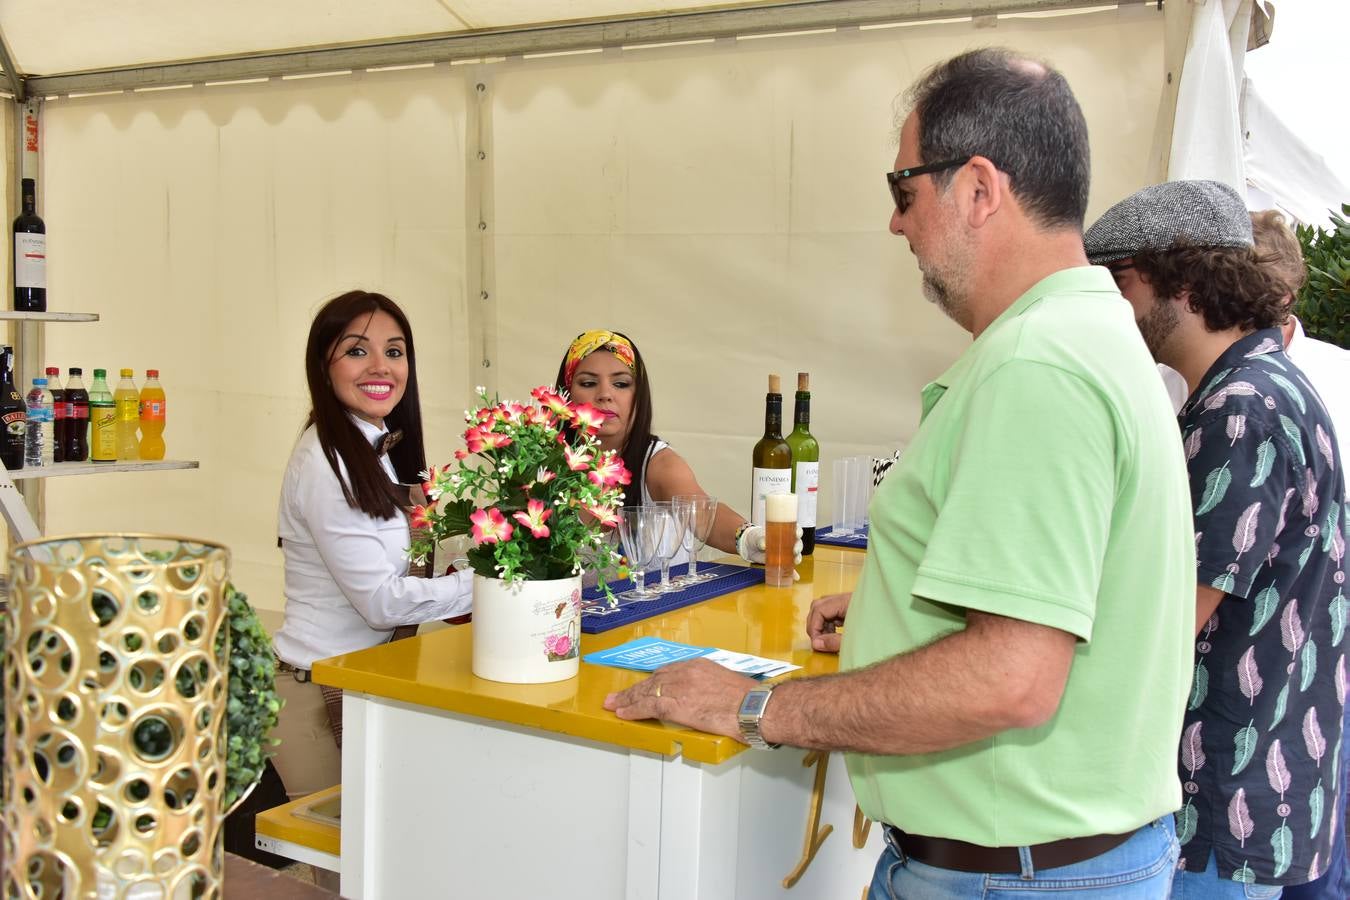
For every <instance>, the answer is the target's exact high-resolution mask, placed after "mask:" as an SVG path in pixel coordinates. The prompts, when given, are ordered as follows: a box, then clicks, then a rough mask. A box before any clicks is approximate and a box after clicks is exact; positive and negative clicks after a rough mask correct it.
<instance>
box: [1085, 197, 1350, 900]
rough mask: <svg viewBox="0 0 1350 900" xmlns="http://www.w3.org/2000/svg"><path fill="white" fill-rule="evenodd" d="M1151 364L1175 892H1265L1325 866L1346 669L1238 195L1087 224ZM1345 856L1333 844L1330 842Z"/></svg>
mask: <svg viewBox="0 0 1350 900" xmlns="http://www.w3.org/2000/svg"><path fill="white" fill-rule="evenodd" d="M1085 243H1086V247H1087V251H1088V258H1089V259H1090V260H1091V261H1092V262H1094V263H1097V264H1100V265H1105V266H1106V267H1107V268H1108V269H1110V270H1111V272H1112V274H1113V275H1114V276H1115V278H1116V283H1117V285H1118V286H1119V287H1120V289H1121V292H1122V293H1123V294H1124V295H1125V297H1126V299H1128V300H1129V301H1130V303H1131V304H1132V305H1133V306H1134V309H1135V319H1136V322H1137V323H1138V325H1139V329H1140V332H1141V333H1142V334H1143V336H1144V342H1145V343H1146V344H1147V345H1148V348H1149V350H1150V351H1151V352H1152V353H1153V356H1154V358H1155V359H1156V360H1157V361H1158V362H1160V363H1163V364H1166V365H1168V366H1170V367H1172V368H1173V369H1176V370H1177V371H1178V372H1180V373H1181V374H1182V375H1183V376H1184V377H1185V379H1186V382H1187V386H1188V388H1189V391H1190V399H1189V400H1188V401H1187V403H1186V405H1185V406H1184V407H1183V408H1182V410H1181V413H1180V416H1179V422H1180V426H1181V437H1182V446H1183V449H1184V453H1185V456H1186V459H1187V466H1188V469H1189V471H1190V478H1191V494H1192V500H1193V503H1194V509H1195V529H1196V536H1195V538H1196V556H1197V581H1198V584H1197V586H1196V630H1197V639H1196V644H1195V675H1194V681H1193V684H1192V689H1191V697H1190V702H1189V704H1188V708H1187V713H1186V718H1185V722H1184V727H1183V732H1182V740H1181V748H1180V753H1179V767H1180V775H1181V779H1182V785H1183V789H1184V791H1185V801H1184V804H1183V805H1182V807H1181V810H1180V811H1179V812H1178V813H1177V832H1178V838H1179V840H1180V841H1181V844H1182V846H1181V855H1182V863H1181V866H1182V867H1183V869H1184V871H1181V872H1179V873H1178V875H1177V878H1176V880H1175V881H1174V882H1173V894H1172V896H1173V897H1176V898H1192V897H1196V898H1212V897H1278V896H1280V894H1281V892H1282V891H1283V888H1284V886H1286V885H1297V884H1303V883H1305V882H1310V881H1313V880H1315V879H1317V878H1318V876H1319V875H1320V874H1321V873H1322V872H1323V871H1325V869H1326V868H1327V865H1328V862H1329V860H1330V859H1331V855H1332V853H1333V841H1332V835H1333V833H1334V832H1335V831H1336V822H1335V821H1334V820H1335V818H1336V817H1337V816H1338V815H1341V814H1343V813H1342V811H1341V810H1340V809H1339V808H1338V807H1339V804H1338V803H1337V798H1338V797H1339V796H1340V792H1341V786H1340V784H1339V781H1338V779H1339V776H1340V772H1339V766H1338V765H1337V759H1338V757H1339V754H1340V749H1341V734H1342V721H1343V716H1344V706H1345V696H1346V680H1347V674H1348V673H1347V662H1346V653H1347V650H1350V642H1347V641H1346V633H1345V632H1346V612H1347V606H1350V600H1347V597H1346V591H1345V569H1346V565H1345V555H1346V552H1345V548H1346V524H1345V523H1346V519H1345V511H1344V509H1343V506H1342V500H1343V496H1344V486H1343V472H1342V470H1341V461H1340V460H1339V458H1338V457H1337V450H1336V442H1335V436H1334V430H1333V428H1332V425H1331V421H1330V419H1329V417H1328V416H1327V413H1326V411H1325V409H1324V408H1323V406H1322V404H1321V403H1320V402H1319V401H1318V400H1317V395H1316V393H1315V392H1314V391H1313V390H1312V388H1311V387H1310V386H1309V384H1308V381H1307V379H1306V377H1305V376H1304V375H1303V373H1302V372H1301V371H1300V370H1299V369H1298V368H1297V366H1295V365H1294V364H1293V363H1292V362H1291V361H1290V359H1289V357H1288V356H1287V355H1286V354H1285V353H1284V350H1283V342H1282V340H1281V335H1280V330H1279V325H1280V323H1281V322H1283V321H1284V316H1285V306H1284V293H1285V291H1284V289H1283V286H1282V285H1281V284H1280V283H1279V282H1278V281H1277V280H1276V279H1274V278H1273V277H1272V275H1271V274H1270V272H1269V271H1268V270H1266V269H1265V267H1263V266H1262V265H1261V263H1260V260H1259V258H1258V256H1257V255H1256V253H1255V252H1254V251H1253V249H1252V233H1251V222H1250V220H1249V218H1248V214H1247V210H1246V208H1245V207H1244V205H1243V202H1242V199H1241V198H1240V197H1239V196H1238V195H1237V193H1236V192H1235V191H1233V190H1232V189H1231V188H1229V187H1227V186H1226V185H1223V184H1219V183H1218V182H1206V181H1183V182H1169V183H1167V184H1162V185H1156V186H1154V187H1150V188H1145V189H1144V190H1142V191H1139V192H1138V193H1136V194H1134V195H1133V196H1131V197H1129V198H1127V199H1126V200H1123V201H1121V202H1120V203H1118V204H1116V205H1115V206H1113V207H1112V208H1111V209H1110V210H1108V211H1107V212H1106V214H1105V215H1103V216H1102V218H1101V219H1100V220H1099V221H1098V222H1097V223H1096V224H1095V225H1094V226H1093V227H1092V228H1091V229H1089V231H1088V233H1087V237H1086V241H1085ZM1342 849H1343V848H1342Z"/></svg>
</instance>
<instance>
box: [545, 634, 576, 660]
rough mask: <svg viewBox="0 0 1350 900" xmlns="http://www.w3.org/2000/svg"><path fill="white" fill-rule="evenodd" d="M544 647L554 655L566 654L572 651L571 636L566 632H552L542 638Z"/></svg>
mask: <svg viewBox="0 0 1350 900" xmlns="http://www.w3.org/2000/svg"><path fill="white" fill-rule="evenodd" d="M544 649H545V650H547V651H548V652H549V653H551V654H553V655H554V656H566V655H567V654H568V653H570V652H571V651H572V637H571V635H567V634H553V635H549V636H548V637H546V638H544Z"/></svg>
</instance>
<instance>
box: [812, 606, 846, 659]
mask: <svg viewBox="0 0 1350 900" xmlns="http://www.w3.org/2000/svg"><path fill="white" fill-rule="evenodd" d="M852 599H853V594H851V593H849V594H830V595H829V596H828V597H821V598H819V599H817V600H813V601H812V602H811V612H810V613H809V614H808V615H807V617H806V636H807V637H809V638H810V639H811V649H812V650H815V651H816V652H817V653H838V652H839V641H840V640H841V639H842V635H840V634H839V627H840V626H841V625H843V624H844V616H845V614H847V613H848V602H849V601H850V600H852Z"/></svg>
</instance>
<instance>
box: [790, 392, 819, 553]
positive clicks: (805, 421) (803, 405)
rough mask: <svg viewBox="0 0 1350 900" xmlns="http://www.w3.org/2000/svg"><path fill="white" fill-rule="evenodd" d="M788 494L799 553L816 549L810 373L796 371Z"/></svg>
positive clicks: (816, 474) (816, 473)
mask: <svg viewBox="0 0 1350 900" xmlns="http://www.w3.org/2000/svg"><path fill="white" fill-rule="evenodd" d="M792 423H793V427H792V433H791V434H789V435H788V436H787V444H788V446H789V447H791V448H792V493H794V494H796V495H797V524H798V525H799V526H801V529H802V554H803V555H808V556H809V555H810V554H811V552H812V551H813V550H815V549H816V496H817V493H816V492H817V490H818V489H819V487H820V444H819V443H817V441H816V438H815V436H814V435H812V434H811V375H810V374H809V373H807V372H798V373H797V407H796V409H795V410H794V411H793V415H792Z"/></svg>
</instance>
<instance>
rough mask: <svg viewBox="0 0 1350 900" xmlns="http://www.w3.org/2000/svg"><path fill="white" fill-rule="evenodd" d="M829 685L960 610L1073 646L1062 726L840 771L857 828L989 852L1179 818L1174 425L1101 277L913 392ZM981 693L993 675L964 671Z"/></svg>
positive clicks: (1014, 322)
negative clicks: (906, 432)
mask: <svg viewBox="0 0 1350 900" xmlns="http://www.w3.org/2000/svg"><path fill="white" fill-rule="evenodd" d="M870 516H871V534H870V540H869V546H868V550H867V557H866V561H865V562H864V564H863V572H862V576H861V578H860V579H859V581H858V586H857V589H856V590H855V591H854V593H853V600H852V603H851V604H850V606H849V610H848V621H847V627H846V628H845V630H844V642H843V648H842V651H841V668H845V669H857V668H861V667H863V666H867V665H870V664H872V663H875V662H878V661H880V660H884V659H888V658H890V657H892V656H895V655H896V654H900V653H906V652H909V651H911V650H915V649H917V648H920V647H923V646H924V645H926V644H929V643H931V642H933V641H935V640H938V639H940V638H942V637H943V636H945V635H948V634H951V633H952V632H955V631H958V630H960V629H961V628H963V627H964V626H965V617H966V611H967V610H977V611H980V612H984V613H993V614H997V615H1001V616H1009V617H1012V618H1016V619H1022V620H1024V621H1028V622H1035V623H1037V624H1040V625H1047V626H1050V627H1052V628H1058V629H1061V630H1063V631H1067V632H1069V633H1070V634H1072V635H1074V636H1075V637H1076V638H1078V643H1077V646H1076V649H1075V651H1074V659H1073V665H1072V668H1071V670H1070V672H1069V678H1068V683H1067V685H1066V686H1065V690H1064V696H1063V699H1062V700H1061V702H1060V705H1059V709H1058V711H1057V712H1056V713H1055V714H1054V716H1052V717H1051V719H1050V720H1049V721H1048V722H1046V723H1045V724H1044V725H1042V726H1040V727H1038V728H1028V729H1013V730H1009V731H1004V732H1002V733H1000V734H997V735H995V736H993V737H991V738H986V739H984V740H980V741H975V742H973V743H970V744H966V745H964V746H961V747H957V748H954V749H952V750H947V751H944V752H940V753H927V754H921V755H914V756H877V755H867V754H856V753H855V754H848V756H847V763H848V769H849V775H850V777H851V779H852V782H853V789H854V791H855V793H856V794H857V796H858V802H859V804H860V805H861V806H862V809H863V812H865V813H866V814H867V815H868V816H869V817H870V818H872V819H875V820H878V821H883V822H890V823H892V824H894V825H896V826H897V827H899V828H901V829H902V830H904V831H907V832H910V833H912V834H922V835H928V836H932V837H947V838H957V839H960V840H964V841H969V842H971V843H975V844H981V845H985V846H995V847H999V846H1020V845H1027V844H1036V843H1041V842H1044V841H1051V840H1058V839H1060V838H1066V837H1078V836H1083V835H1092V834H1103V833H1124V832H1127V831H1131V830H1133V829H1135V828H1137V827H1139V826H1141V825H1143V824H1145V823H1147V822H1149V821H1151V820H1153V819H1156V818H1158V817H1160V816H1162V815H1165V814H1167V813H1170V812H1172V811H1174V810H1176V809H1177V807H1179V806H1180V805H1181V788H1180V783H1179V781H1178V779H1177V768H1176V754H1177V748H1178V745H1179V740H1180V735H1181V717H1182V711H1183V708H1184V706H1185V701H1186V696H1187V693H1188V690H1189V687H1190V681H1191V657H1192V651H1193V644H1194V630H1193V621H1194V618H1195V584H1196V580H1195V577H1196V576H1195V548H1194V532H1193V531H1192V527H1191V504H1190V487H1189V483H1188V481H1187V476H1186V465H1185V460H1184V459H1183V456H1182V448H1181V441H1180V437H1179V434H1178V431H1177V424H1176V420H1175V418H1174V417H1173V415H1172V409H1171V406H1170V404H1169V402H1168V399H1167V395H1166V392H1165V390H1164V388H1163V385H1162V381H1161V379H1159V378H1158V373H1157V370H1156V368H1155V366H1154V363H1153V360H1152V359H1151V358H1150V357H1149V354H1148V351H1147V350H1146V349H1145V347H1144V344H1143V341H1142V340H1141V339H1140V337H1139V332H1138V330H1137V329H1136V327H1135V324H1134V319H1133V315H1132V313H1131V310H1130V306H1129V304H1128V303H1127V302H1126V301H1125V300H1124V298H1122V297H1121V296H1120V293H1119V292H1118V291H1117V290H1116V287H1115V285H1114V284H1113V283H1112V280H1111V277H1110V275H1108V274H1107V272H1106V270H1105V269H1102V268H1094V267H1084V268H1076V269H1066V270H1064V271H1060V272H1057V273H1055V274H1054V275H1051V276H1050V277H1048V278H1046V279H1044V280H1042V281H1041V282H1039V283H1038V284H1037V285H1035V287H1033V288H1032V289H1031V290H1029V291H1028V292H1027V293H1026V294H1024V295H1023V296H1022V297H1020V298H1019V299H1018V300H1017V302H1015V303H1014V304H1013V305H1012V306H1011V307H1009V308H1008V309H1007V310H1006V311H1005V312H1004V313H1003V314H1002V315H1001V316H999V317H998V319H997V320H995V321H994V323H993V324H992V325H990V326H989V328H988V329H987V330H985V332H984V333H983V334H981V335H980V337H979V338H978V339H977V340H976V341H975V342H974V343H973V344H972V345H971V346H970V347H969V349H967V350H966V352H965V353H963V354H962V355H961V357H960V359H958V360H957V361H956V363H955V365H953V366H952V367H951V368H950V369H949V370H948V371H947V373H946V374H944V375H943V376H942V377H941V378H939V379H938V380H937V381H936V382H934V383H933V384H930V385H928V386H927V387H926V388H924V391H923V419H922V423H921V424H920V426H919V430H918V433H917V434H916V435H915V436H914V440H913V442H912V443H911V444H910V445H909V447H908V448H907V449H906V451H905V453H904V455H903V456H902V458H901V459H900V461H899V462H898V463H897V464H896V465H895V466H894V467H893V468H892V469H891V471H890V474H888V475H887V477H886V480H885V481H884V482H883V483H882V484H881V486H880V487H879V488H878V489H877V492H876V496H875V498H874V499H873V501H872V505H871V509H870ZM970 664H971V665H972V666H973V667H979V668H985V669H987V670H988V671H989V673H990V677H992V675H993V671H994V668H995V667H994V665H993V664H992V663H991V662H988V661H986V662H982V661H980V660H971V661H970Z"/></svg>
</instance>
